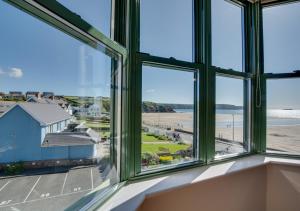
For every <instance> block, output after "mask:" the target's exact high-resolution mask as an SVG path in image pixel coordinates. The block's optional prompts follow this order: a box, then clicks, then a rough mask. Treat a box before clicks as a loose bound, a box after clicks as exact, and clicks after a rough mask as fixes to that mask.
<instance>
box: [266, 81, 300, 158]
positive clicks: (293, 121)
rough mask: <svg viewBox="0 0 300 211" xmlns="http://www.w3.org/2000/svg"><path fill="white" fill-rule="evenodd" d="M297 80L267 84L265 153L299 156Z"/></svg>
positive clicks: (299, 85) (299, 126) (299, 120)
mask: <svg viewBox="0 0 300 211" xmlns="http://www.w3.org/2000/svg"><path fill="white" fill-rule="evenodd" d="M299 82H300V80H299V79H280V80H268V82H267V152H272V153H289V154H300V98H299V95H298V93H297V91H298V90H300V83H299Z"/></svg>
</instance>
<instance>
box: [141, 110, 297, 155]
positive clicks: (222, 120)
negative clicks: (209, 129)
mask: <svg viewBox="0 0 300 211" xmlns="http://www.w3.org/2000/svg"><path fill="white" fill-rule="evenodd" d="M284 112H286V111H284ZM293 112H294V113H295V111H293ZM296 117H298V116H296ZM233 121H234V127H233ZM298 121H299V122H300V118H292V119H291V117H290V116H288V117H287V118H286V117H285V116H276V117H274V116H272V117H271V118H268V127H267V150H268V151H272V152H283V153H284V152H288V153H295V154H296V153H298V154H300V124H296V123H297V122H298ZM142 122H143V126H151V127H154V128H159V129H160V131H163V130H166V129H169V130H170V129H171V130H174V129H180V130H183V131H188V132H191V133H192V132H193V124H194V123H193V113H191V112H186V113H184V112H181V113H143V114H142ZM242 125H243V115H242V114H234V115H232V114H218V113H217V114H216V133H215V134H216V140H217V144H218V142H219V144H220V146H217V145H216V150H217V151H222V148H223V145H224V144H225V143H228V144H229V145H230V144H231V145H232V144H234V143H236V144H237V146H238V145H240V146H242V143H243V127H242ZM189 140H192V139H189ZM223 140H224V141H225V142H224V141H223ZM228 141H229V142H228ZM224 147H225V146H224ZM241 149H242V148H241ZM234 151H236V149H235V150H234Z"/></svg>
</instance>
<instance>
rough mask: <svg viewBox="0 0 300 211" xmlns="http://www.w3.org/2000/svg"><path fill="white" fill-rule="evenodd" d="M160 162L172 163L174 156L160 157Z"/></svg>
mask: <svg viewBox="0 0 300 211" xmlns="http://www.w3.org/2000/svg"><path fill="white" fill-rule="evenodd" d="M159 161H160V162H161V163H171V162H172V161H173V157H172V156H160V157H159Z"/></svg>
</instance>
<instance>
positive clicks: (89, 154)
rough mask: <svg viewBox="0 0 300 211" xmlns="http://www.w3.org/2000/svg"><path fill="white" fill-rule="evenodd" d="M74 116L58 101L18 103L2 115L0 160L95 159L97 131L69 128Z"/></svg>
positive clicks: (3, 161)
mask: <svg viewBox="0 0 300 211" xmlns="http://www.w3.org/2000/svg"><path fill="white" fill-rule="evenodd" d="M71 118H72V116H71V115H69V114H68V113H67V112H65V111H64V110H63V109H61V108H60V107H59V106H58V105H55V104H42V103H28V102H26V103H18V104H15V105H14V106H12V107H11V108H10V109H9V110H7V111H6V112H5V113H4V114H2V116H0V140H1V141H0V163H10V162H17V161H40V160H52V159H88V158H93V157H94V156H95V155H96V143H97V141H98V139H99V137H98V136H97V133H96V134H95V132H94V131H92V130H91V129H88V128H83V129H80V130H79V131H77V130H75V129H74V130H73V131H69V130H67V128H68V127H67V126H68V124H69V123H70V121H71Z"/></svg>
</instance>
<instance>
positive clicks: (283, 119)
mask: <svg viewBox="0 0 300 211" xmlns="http://www.w3.org/2000/svg"><path fill="white" fill-rule="evenodd" d="M175 112H177V113H193V109H175ZM243 113H244V112H243V110H230V109H217V110H216V115H218V114H222V115H223V114H228V115H231V116H235V117H238V116H242V115H243ZM234 119H235V120H234V121H235V122H234V125H235V127H242V126H243V121H242V118H234ZM232 123H233V118H228V119H227V120H225V121H217V122H216V126H217V127H228V125H231V124H232ZM295 125H300V110H299V109H295V110H284V109H268V110H267V126H268V127H271V126H295Z"/></svg>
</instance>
